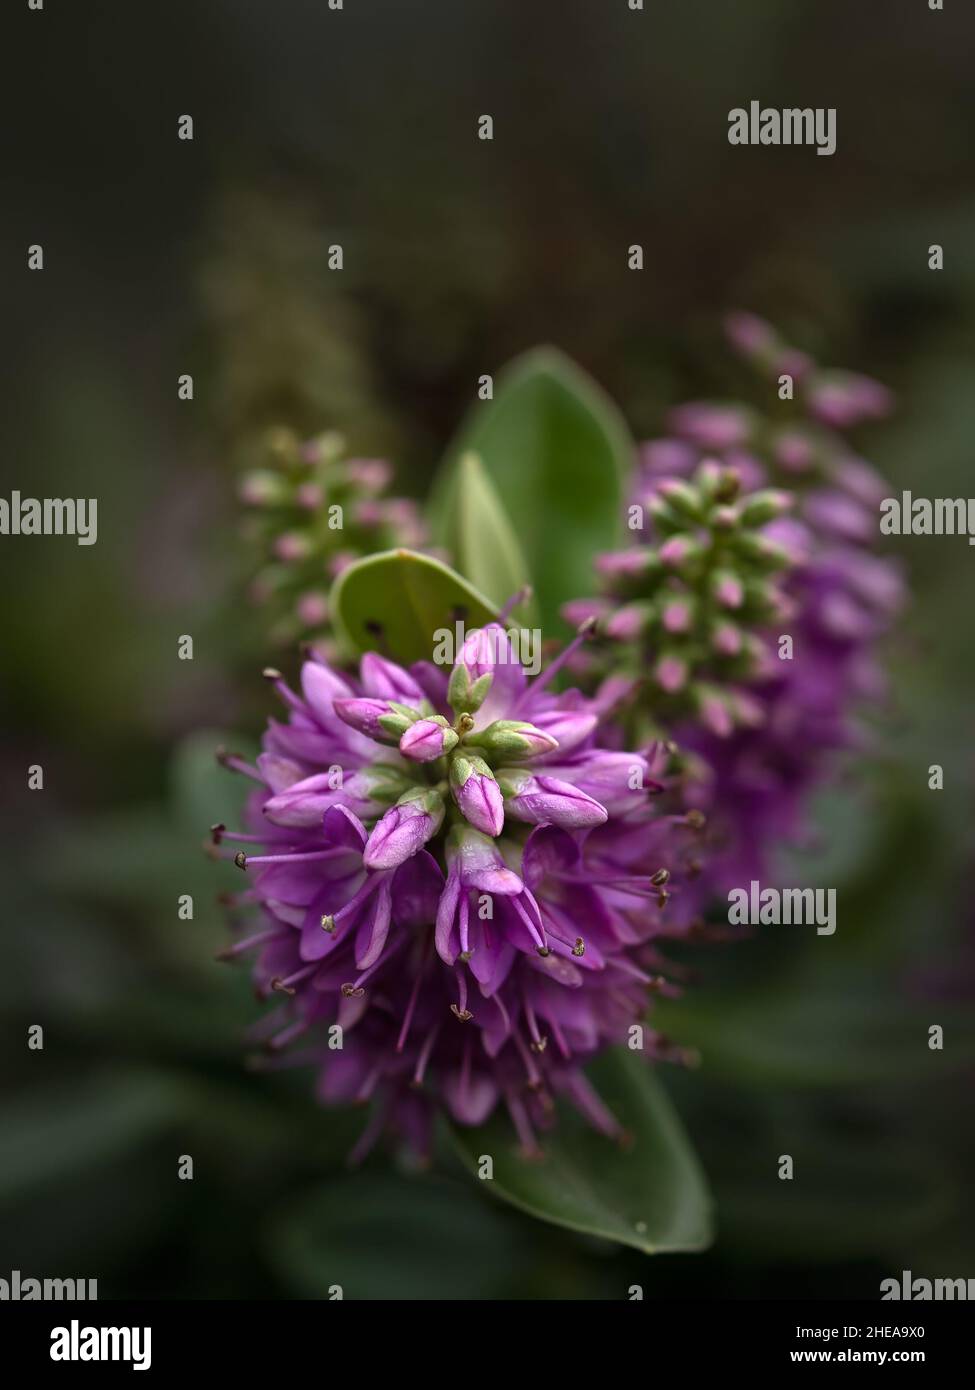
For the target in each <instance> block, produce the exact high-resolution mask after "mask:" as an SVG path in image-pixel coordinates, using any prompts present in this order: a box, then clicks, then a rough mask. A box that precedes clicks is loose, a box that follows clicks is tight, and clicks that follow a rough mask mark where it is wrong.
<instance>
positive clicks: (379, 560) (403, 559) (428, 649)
mask: <svg viewBox="0 0 975 1390" xmlns="http://www.w3.org/2000/svg"><path fill="white" fill-rule="evenodd" d="M331 607H332V613H333V615H334V617H335V620H336V623H337V624H338V626H339V629H340V631H341V634H342V635H343V636H344V637H345V638H346V640H347V641H348V642H349V643H351V645H352V646H353V647H354V648H356V649H357V650H358V651H378V652H381V653H382V654H383V655H384V656H389V657H391V658H392V659H393V660H394V661H400V662H411V661H430V660H432V657H433V652H434V647H435V638H434V633H435V632H437V631H438V629H443V628H446V629H450V630H451V631H452V630H453V628H454V624H455V623H456V622H458V621H462V622H463V623H464V625H465V627H466V628H468V629H470V628H475V627H480V626H482V624H484V623H487V622H491V621H492V619H494V618H496V617H497V615H498V610H497V608H496V607H495V606H494V605H493V604H492V603H491V602H490V600H489V599H487V598H485V596H484V595H483V594H481V593H479V592H478V590H477V589H475V588H474V586H473V585H471V584H468V583H467V581H466V580H464V579H462V578H461V576H460V575H459V574H455V572H454V571H453V570H452V569H448V567H447V566H446V565H442V564H441V563H440V561H439V560H434V559H431V557H430V556H429V555H418V554H417V553H416V552H415V551H412V550H387V551H384V552H383V553H382V554H381V555H370V556H368V558H366V559H364V560H357V561H356V562H355V563H354V564H352V565H350V566H349V567H348V569H346V570H343V572H342V574H341V575H340V576H339V578H338V580H337V581H336V583H335V587H334V588H333V590H332V599H331Z"/></svg>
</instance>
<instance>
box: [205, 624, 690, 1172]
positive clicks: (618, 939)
mask: <svg viewBox="0 0 975 1390" xmlns="http://www.w3.org/2000/svg"><path fill="white" fill-rule="evenodd" d="M582 640H583V639H582V636H580V638H578V639H577V643H576V644H573V647H570V648H569V649H567V651H566V652H564V653H563V655H562V657H560V658H558V659H557V660H556V661H555V662H553V663H552V664H551V665H550V666H549V668H548V669H547V670H546V671H545V672H543V673H542V675H541V676H539V677H538V678H536V679H535V680H534V681H533V682H531V683H529V681H528V680H527V678H526V675H525V672H524V670H523V668H522V666H521V664H520V662H519V661H518V659H517V657H516V654H515V650H514V647H513V645H512V643H511V642H510V640H509V638H508V636H507V635H506V634H505V632H504V630H503V628H502V627H501V626H500V625H496V624H493V625H491V626H489V627H486V628H483V629H481V630H479V631H478V632H476V633H472V634H470V635H469V637H468V639H467V641H466V643H465V645H464V648H463V650H462V651H461V652H460V654H459V656H458V659H457V662H456V664H455V665H454V667H453V670H452V671H451V672H450V673H448V672H447V671H445V670H443V669H441V668H438V667H436V666H434V665H432V664H428V663H419V664H418V665H416V666H414V667H412V668H411V669H410V670H405V669H403V668H402V667H400V666H397V665H395V664H394V663H392V662H390V661H387V660H385V659H384V658H382V657H380V656H378V655H376V654H369V655H367V656H366V657H364V658H363V660H362V664H361V668H360V674H359V679H358V681H353V680H351V679H346V678H345V677H343V676H341V675H339V674H337V673H336V672H335V671H333V670H332V669H331V668H330V667H329V666H328V665H327V664H325V662H324V660H322V659H321V658H320V657H319V656H315V657H313V658H312V659H309V660H307V661H306V662H305V664H304V665H303V667H302V671H301V693H300V694H298V693H296V692H294V691H292V690H291V689H290V688H289V687H288V686H287V685H286V684H285V682H284V681H283V679H282V678H281V677H280V675H279V673H278V672H276V671H270V672H268V673H267V674H268V676H269V678H270V679H271V680H272V681H273V683H274V685H275V686H276V688H277V690H278V692H279V694H280V696H281V698H282V699H283V700H284V702H285V704H286V705H287V707H288V709H289V717H288V721H287V723H278V722H275V721H272V722H271V723H270V726H269V728H268V731H267V733H266V734H265V737H264V743H263V751H262V753H261V754H260V756H259V757H258V759H257V766H256V767H254V768H248V767H246V766H244V765H242V764H240V763H239V761H238V760H236V759H227V758H226V757H225V759H224V760H225V761H227V762H229V763H230V765H231V766H236V767H238V768H239V769H240V770H242V771H245V772H247V773H248V774H249V775H250V776H252V777H253V778H254V779H256V781H257V782H258V783H259V784H260V790H259V791H257V792H255V793H254V795H253V796H252V797H251V798H250V801H249V806H248V819H249V822H250V829H251V833H250V834H249V835H244V836H235V835H228V834H227V832H226V831H225V830H224V828H223V827H217V828H216V833H217V837H218V838H219V839H220V840H230V841H231V842H232V841H233V840H235V839H240V840H242V841H243V842H245V843H246V844H247V849H246V850H240V851H237V852H236V854H235V856H234V857H235V860H236V862H237V864H238V865H239V866H240V867H241V868H242V869H244V870H245V871H246V872H247V874H248V876H249V877H250V879H251V881H252V882H251V888H250V891H249V892H248V893H246V894H244V895H242V900H243V901H245V902H250V903H253V904H256V906H257V908H258V910H259V912H260V914H261V916H262V919H263V921H262V925H261V927H260V929H259V930H258V931H256V932H255V933H254V934H252V935H250V936H247V937H245V938H244V939H242V940H241V941H239V942H238V943H237V944H236V945H235V946H233V947H231V948H230V949H229V950H228V951H227V952H225V953H223V954H224V955H225V956H228V957H230V956H236V955H238V954H241V953H243V952H246V951H250V950H254V951H256V952H257V961H256V966H255V979H256V982H257V986H258V989H259V992H260V994H261V995H262V996H264V997H267V998H270V997H274V996H280V998H281V999H282V1004H281V1007H280V1009H279V1010H278V1011H277V1013H276V1014H275V1015H273V1017H272V1020H271V1022H270V1023H269V1024H268V1025H267V1026H266V1028H264V1029H262V1030H261V1031H262V1034H263V1036H264V1037H265V1038H266V1040H267V1043H268V1046H269V1047H270V1048H271V1050H272V1051H275V1052H279V1051H280V1050H281V1049H283V1048H285V1047H286V1046H287V1045H288V1044H290V1043H292V1042H295V1041H297V1040H298V1039H299V1038H300V1039H303V1041H304V1050H303V1051H302V1052H301V1053H299V1054H298V1060H303V1061H309V1062H311V1063H313V1064H314V1065H316V1066H317V1067H318V1069H319V1081H318V1094H319V1097H320V1099H321V1100H322V1101H324V1102H326V1103H334V1102H342V1101H345V1102H350V1101H359V1102H366V1101H368V1102H372V1104H373V1107H374V1108H373V1115H372V1118H371V1120H370V1123H369V1125H368V1126H367V1129H366V1132H365V1134H364V1136H363V1140H362V1142H361V1145H360V1151H361V1150H362V1149H364V1148H365V1147H368V1145H369V1144H370V1143H371V1142H372V1141H373V1140H374V1139H375V1137H376V1136H377V1134H378V1133H379V1132H380V1131H381V1130H382V1128H383V1127H384V1126H386V1125H390V1126H391V1127H392V1128H393V1129H394V1130H396V1131H397V1132H399V1133H400V1134H403V1135H405V1136H406V1137H407V1139H409V1140H410V1141H411V1142H412V1144H413V1145H414V1146H415V1147H416V1148H418V1149H419V1150H421V1151H424V1150H426V1149H427V1147H428V1143H429V1130H430V1121H431V1118H432V1116H433V1114H434V1113H435V1110H436V1108H437V1107H438V1106H439V1107H443V1108H444V1109H446V1111H447V1112H448V1113H449V1114H450V1115H451V1116H452V1117H453V1118H454V1119H455V1120H456V1121H457V1122H459V1123H461V1124H466V1125H474V1124H478V1123H480V1122H482V1121H483V1120H484V1119H486V1117H487V1116H488V1115H489V1114H490V1113H491V1112H492V1111H493V1110H494V1108H495V1107H496V1106H497V1105H498V1104H499V1103H501V1104H503V1105H504V1106H505V1107H506V1108H507V1111H508V1113H509V1115H510V1116H511V1119H512V1121H513V1123H514V1126H515V1128H516V1130H517V1133H518V1135H519V1136H520V1139H521V1142H522V1144H523V1146H524V1147H525V1149H526V1150H535V1149H536V1147H537V1139H536V1131H537V1130H538V1129H539V1128H544V1127H547V1126H548V1125H550V1124H551V1123H552V1122H553V1118H554V1105H553V1100H554V1097H555V1096H557V1095H562V1096H565V1097H566V1098H568V1100H569V1101H571V1102H572V1103H573V1104H575V1105H576V1106H577V1107H578V1108H579V1109H580V1110H581V1111H582V1112H583V1113H584V1114H585V1115H586V1116H587V1118H588V1119H589V1120H590V1121H591V1123H592V1124H593V1125H595V1126H596V1127H597V1128H598V1129H599V1130H601V1131H602V1132H604V1133H605V1134H607V1135H610V1136H616V1137H618V1136H619V1134H620V1129H619V1125H618V1122H617V1121H616V1119H615V1118H614V1117H613V1115H612V1114H611V1113H610V1112H609V1110H608V1109H607V1108H606V1107H605V1105H604V1104H603V1103H602V1101H601V1100H600V1099H599V1097H598V1096H597V1095H596V1094H595V1092H594V1091H593V1089H592V1088H591V1086H590V1084H589V1083H588V1081H587V1080H586V1077H585V1075H584V1067H585V1065H586V1063H587V1062H588V1061H589V1060H590V1059H591V1058H592V1057H593V1056H594V1055H595V1054H596V1053H597V1052H599V1051H600V1050H601V1049H603V1048H605V1047H607V1046H610V1045H613V1044H626V1043H629V1044H630V1045H631V1046H632V1040H633V1036H637V1037H639V1036H640V1035H639V1033H637V1034H636V1035H631V1034H630V1031H629V1030H630V1029H631V1027H632V1026H633V1025H634V1024H642V1022H643V1019H644V1015H645V1012H646V1008H647V1003H648V996H649V995H650V994H652V993H653V992H655V991H660V990H666V991H668V992H672V991H673V986H672V985H671V984H669V983H667V982H666V981H665V979H664V977H663V976H662V975H661V967H662V965H663V961H662V958H661V956H660V954H659V944H660V941H661V939H662V938H663V937H665V936H667V935H676V934H681V933H683V932H685V931H686V930H687V929H688V926H689V924H690V921H691V916H692V903H691V897H692V895H691V894H686V895H682V893H681V884H680V880H681V878H682V872H683V867H684V864H685V861H686V859H687V857H688V854H689V853H690V851H691V847H692V845H693V843H694V841H695V839H696V837H697V835H698V833H699V828H700V817H699V816H694V815H691V816H690V817H687V816H683V815H672V816H663V815H659V814H657V813H656V811H655V808H654V807H653V805H652V801H651V798H652V796H653V794H654V793H655V792H658V791H660V790H662V789H663V783H662V782H660V781H659V780H657V773H658V771H659V766H660V752H659V750H657V749H652V748H651V749H646V750H644V751H643V752H633V753H629V752H624V751H620V750H619V748H618V747H617V748H615V749H613V750H610V749H607V748H605V747H603V746H602V744H601V743H600V724H601V721H602V720H603V719H604V717H605V715H606V712H607V710H608V709H609V707H610V700H609V694H612V691H610V692H609V694H607V693H606V692H602V693H601V694H600V696H597V697H596V698H595V699H586V698H584V697H583V696H582V695H581V694H580V693H579V692H578V691H565V692H561V693H559V692H557V691H556V690H555V689H554V688H553V683H554V679H555V677H556V675H557V674H558V673H559V671H560V669H562V668H563V667H564V666H565V664H566V662H567V660H568V659H569V658H570V657H571V655H572V652H573V650H574V649H575V646H576V645H577V644H578V643H579V642H581V641H582ZM431 754H433V756H430V755H431ZM255 842H258V843H259V844H261V845H262V846H263V849H262V850H255V851H254V852H252V850H251V845H253V844H254V843H255ZM675 880H676V881H677V882H676V883H675ZM336 1024H337V1025H339V1027H340V1029H341V1047H336V1046H335V1045H334V1037H335V1034H334V1033H332V1032H330V1031H329V1030H330V1029H334V1025H336ZM642 1048H643V1050H644V1051H645V1052H646V1054H647V1055H648V1056H650V1057H654V1056H657V1057H673V1058H675V1059H679V1058H680V1056H681V1054H679V1053H675V1052H674V1050H673V1049H672V1047H671V1045H670V1044H669V1043H668V1042H667V1041H666V1040H665V1039H662V1038H660V1037H659V1036H657V1035H656V1034H654V1033H653V1032H652V1030H650V1029H649V1028H646V1029H645V1031H644V1032H643V1034H642Z"/></svg>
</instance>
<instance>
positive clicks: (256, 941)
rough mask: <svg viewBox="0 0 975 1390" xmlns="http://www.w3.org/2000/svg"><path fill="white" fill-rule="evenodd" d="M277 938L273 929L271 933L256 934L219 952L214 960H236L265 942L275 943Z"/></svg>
mask: <svg viewBox="0 0 975 1390" xmlns="http://www.w3.org/2000/svg"><path fill="white" fill-rule="evenodd" d="M276 936H277V931H276V930H275V929H274V928H273V927H272V928H271V929H270V930H269V931H260V932H256V933H255V934H254V935H253V936H248V937H246V938H245V940H243V941H236V942H234V944H233V945H232V946H225V947H224V948H223V950H222V951H217V953H216V955H215V956H214V957H213V959H214V960H235V959H236V958H237V956H242V955H243V954H244V952H245V951H249V950H251V948H252V947H254V946H262V945H263V944H264V942H265V941H273V939H274V938H275V937H276Z"/></svg>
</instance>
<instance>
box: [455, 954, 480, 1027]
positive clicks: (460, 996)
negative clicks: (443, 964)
mask: <svg viewBox="0 0 975 1390" xmlns="http://www.w3.org/2000/svg"><path fill="white" fill-rule="evenodd" d="M454 975H455V977H456V979H457V1003H456V1004H451V1006H450V1012H451V1013H452V1014H454V1016H455V1017H456V1018H459V1019H460V1021H461V1023H469V1022H470V1021H471V1019H472V1018H473V1017H474V1015H473V1014H472V1013H471V1011H470V1009H468V1007H467V977H466V975H465V974H464V972H463V970H458V969H457V968H456V966H455V967H454Z"/></svg>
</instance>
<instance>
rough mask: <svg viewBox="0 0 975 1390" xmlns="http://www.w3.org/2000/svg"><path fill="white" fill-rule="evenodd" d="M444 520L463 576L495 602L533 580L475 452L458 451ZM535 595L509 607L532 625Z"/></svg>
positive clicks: (448, 542) (449, 547)
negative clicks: (447, 515) (448, 513)
mask: <svg viewBox="0 0 975 1390" xmlns="http://www.w3.org/2000/svg"><path fill="white" fill-rule="evenodd" d="M454 467H455V468H456V474H457V476H456V478H455V479H454V481H453V483H452V485H451V489H450V497H451V503H450V506H451V509H450V515H449V517H446V518H445V527H446V531H447V540H446V546H447V550H448V551H449V553H450V556H451V558H452V560H453V562H454V564H455V565H456V566H457V568H458V570H459V571H460V572H461V574H463V576H464V577H465V579H468V580H470V582H471V583H472V584H474V585H475V586H476V587H477V588H478V589H480V590H481V591H482V593H484V594H486V595H487V596H488V598H490V599H492V600H493V601H494V602H495V603H497V604H498V605H499V606H502V605H504V604H505V603H507V601H508V600H509V599H510V598H511V597H512V596H513V595H514V594H516V593H517V592H518V591H519V590H520V589H524V588H525V586H526V585H530V584H531V575H530V574H529V571H528V563H527V561H526V559H525V557H524V554H523V553H522V549H521V546H520V545H519V543H518V537H517V536H516V535H515V532H514V528H513V527H512V524H511V521H510V519H509V517H508V514H507V512H506V511H505V508H504V504H503V503H502V501H501V498H500V497H499V495H498V492H497V489H496V488H495V486H494V484H493V483H492V482H491V480H490V478H489V477H488V475H487V473H486V472H485V469H484V465H483V463H482V462H481V460H480V458H479V457H478V455H477V454H475V453H464V454H461V455H460V456H459V457H458V459H457V461H456V464H455V465H454ZM534 609H535V601H534V599H532V600H530V601H528V602H526V603H523V604H521V605H520V606H519V607H518V608H516V609H514V610H513V615H514V617H515V618H516V619H518V620H520V621H522V622H524V623H525V625H526V626H530V625H532V624H534V623H536V622H537V614H536V613H535V612H534Z"/></svg>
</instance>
